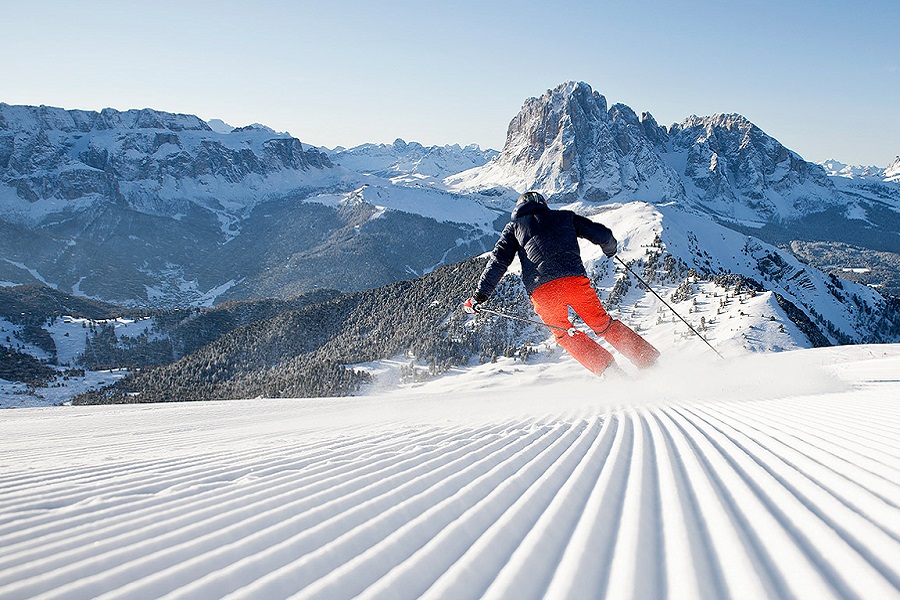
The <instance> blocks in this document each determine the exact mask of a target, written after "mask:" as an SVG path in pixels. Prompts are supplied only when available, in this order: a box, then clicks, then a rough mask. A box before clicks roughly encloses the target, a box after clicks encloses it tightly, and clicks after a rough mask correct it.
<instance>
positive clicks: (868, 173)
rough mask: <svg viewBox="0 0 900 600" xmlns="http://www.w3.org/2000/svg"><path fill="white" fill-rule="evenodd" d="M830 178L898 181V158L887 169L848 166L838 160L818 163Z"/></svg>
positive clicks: (899, 159)
mask: <svg viewBox="0 0 900 600" xmlns="http://www.w3.org/2000/svg"><path fill="white" fill-rule="evenodd" d="M820 164H821V165H822V167H823V168H824V169H825V172H826V173H828V175H829V176H831V177H846V178H848V179H869V180H874V181H900V156H898V157H897V158H895V159H894V162H893V163H891V164H890V165H888V166H887V167H875V166H871V165H869V166H862V165H848V164H846V163H842V162H841V161H839V160H835V159H833V158H832V159H829V160H826V161H824V162H822V163H820Z"/></svg>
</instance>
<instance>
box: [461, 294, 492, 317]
mask: <svg viewBox="0 0 900 600" xmlns="http://www.w3.org/2000/svg"><path fill="white" fill-rule="evenodd" d="M485 301H487V296H485V295H484V294H479V293H476V294H475V295H474V296H472V297H471V298H469V299H468V300H466V301H465V302H463V310H464V311H466V312H467V313H469V314H470V315H474V314H477V313H478V305H479V304H481V303H483V302H485Z"/></svg>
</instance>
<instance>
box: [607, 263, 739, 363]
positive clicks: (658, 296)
mask: <svg viewBox="0 0 900 600" xmlns="http://www.w3.org/2000/svg"><path fill="white" fill-rule="evenodd" d="M616 260H617V261H619V262H620V263H621V264H622V266H623V267H625V270H626V271H628V272H629V273H631V274H632V275H634V277H635V278H636V279H637V280H638V281H640V282H641V283H642V284H644V287H645V288H647V290H648V291H649V292H650V293H651V294H653V295H654V296H656V297H657V298H659V301H660V302H662V303H663V304H665V305H666V307H667V308H668V309H669V310H671V311H672V312H673V313H674V314H675V316H676V317H678V318H679V319H681V321H682V322H683V323H684V324H685V325H687V326H688V328H689V329H690V330H691V331H693V332H694V334H696V336H697V337H698V338H700V339H701V340H703V341H704V342H706V345H707V346H709V347H710V348H712V351H713V352H715V353H716V354H718V355H719V358H721V359H723V360H724V359H725V357H724V356H722V354H721V353H720V352H719V351H718V350H716V349H715V348H713V345H712V344H710V343H709V341H708V340H707V339H706V338H705V337H703V336H702V335H700V332H699V331H697V330H696V329H694V326H693V325H691V324H690V323H688V322H687V321H685V319H684V317H682V316H681V315H679V314H678V312H677V311H676V310H675V309H674V308H672V307H671V306H670V305H669V303H668V302H666V301H665V300H663V298H662V296H660V295H659V294H657V293H656V292H654V291H653V288H652V287H650V285H649V284H648V283H647V282H646V281H644V280H643V279H641V277H640V275H638V274H637V273H635V272H634V271H632V270H631V267H629V266H628V265H626V264H625V261H624V260H622V259H621V258H619V257H618V256H616Z"/></svg>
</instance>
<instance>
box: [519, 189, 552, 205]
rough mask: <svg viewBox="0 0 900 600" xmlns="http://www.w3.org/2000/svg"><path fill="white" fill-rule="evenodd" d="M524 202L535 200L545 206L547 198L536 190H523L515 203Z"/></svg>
mask: <svg viewBox="0 0 900 600" xmlns="http://www.w3.org/2000/svg"><path fill="white" fill-rule="evenodd" d="M526 202H537V203H538V204H543V205H544V206H547V199H546V198H544V197H543V196H541V195H540V194H539V193H537V192H525V193H524V194H522V195H521V196H519V200H518V202H516V204H525V203H526Z"/></svg>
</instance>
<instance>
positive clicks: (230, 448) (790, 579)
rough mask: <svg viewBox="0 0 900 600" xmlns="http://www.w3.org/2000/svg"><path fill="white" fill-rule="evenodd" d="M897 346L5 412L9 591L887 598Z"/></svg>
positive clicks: (895, 511)
mask: <svg viewBox="0 0 900 600" xmlns="http://www.w3.org/2000/svg"><path fill="white" fill-rule="evenodd" d="M898 373H900V346H854V347H841V348H829V349H820V350H800V351H795V352H785V353H775V354H762V355H756V356H750V357H744V358H736V359H732V360H729V361H728V362H720V361H718V359H716V360H715V361H714V360H713V359H712V358H708V357H706V358H704V357H695V358H694V359H692V360H691V361H690V362H687V361H680V360H679V359H677V358H675V359H672V358H669V357H667V363H666V364H663V365H661V366H660V367H659V368H658V370H657V371H656V372H654V373H647V374H644V375H642V376H640V377H638V378H636V379H626V380H618V381H615V380H612V381H602V380H598V379H594V378H592V377H591V376H587V375H585V374H584V373H583V372H582V371H581V370H580V368H579V367H578V366H577V365H574V364H573V363H572V361H571V360H563V361H556V362H549V361H548V362H545V363H536V364H525V365H522V364H521V363H511V362H503V361H500V362H498V363H496V364H487V365H483V366H481V367H479V368H475V369H471V370H467V371H465V372H459V373H455V374H450V375H447V376H445V377H442V378H440V379H437V380H434V381H431V382H429V383H427V384H424V385H420V386H410V387H406V388H403V389H400V390H397V389H394V390H393V391H391V392H385V393H379V392H377V391H376V390H371V391H370V392H369V393H368V394H367V395H366V396H361V397H354V398H341V399H300V400H259V399H258V400H247V401H233V402H219V403H185V404H162V405H131V406H121V405H120V406H103V407H53V408H40V409H30V410H17V411H4V412H2V413H0V469H2V471H0V472H2V480H0V547H2V548H3V552H2V553H0V598H34V597H40V598H151V597H153V598H155V597H162V596H165V597H171V598H219V597H232V598H266V599H272V598H285V597H294V598H329V599H337V598H352V597H360V598H384V597H391V598H418V597H426V598H453V599H462V598H481V597H487V598H516V599H522V598H538V597H549V598H565V599H569V598H581V597H608V598H666V597H668V598H716V599H719V598H788V597H792V598H811V599H813V598H814V599H816V600H819V599H822V598H897V597H898V596H900V591H898V590H900V508H898V507H900V442H898V440H900V407H898V403H897V400H896V399H897V398H900V379H898V376H897V374H898Z"/></svg>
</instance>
